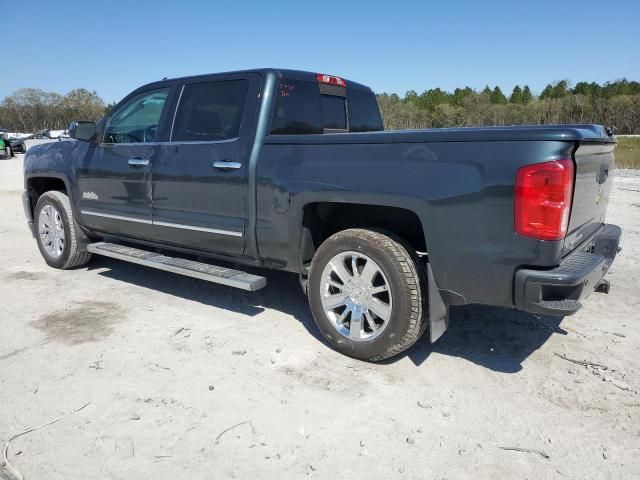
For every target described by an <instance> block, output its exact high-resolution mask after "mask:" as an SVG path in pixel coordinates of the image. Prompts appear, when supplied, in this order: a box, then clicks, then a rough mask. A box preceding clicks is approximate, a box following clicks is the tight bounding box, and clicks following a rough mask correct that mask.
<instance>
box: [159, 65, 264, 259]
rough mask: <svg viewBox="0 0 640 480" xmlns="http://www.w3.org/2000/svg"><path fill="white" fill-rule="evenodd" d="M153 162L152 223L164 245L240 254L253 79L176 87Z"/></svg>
mask: <svg viewBox="0 0 640 480" xmlns="http://www.w3.org/2000/svg"><path fill="white" fill-rule="evenodd" d="M179 88H180V94H179V100H178V104H177V107H176V110H175V114H174V118H173V122H172V128H171V131H170V132H169V134H168V135H169V138H168V140H169V141H168V142H165V143H164V144H163V147H162V153H161V155H160V156H159V158H158V159H157V161H155V162H154V163H153V167H152V187H153V225H154V231H155V236H156V239H157V240H159V241H162V242H165V243H170V244H174V245H178V246H183V247H188V248H194V249H199V250H206V251H213V252H219V253H223V254H230V255H241V254H242V253H243V250H244V235H245V224H246V189H247V168H248V165H247V163H248V159H249V154H250V151H251V145H252V141H253V125H254V122H255V116H256V111H257V106H258V93H259V88H260V77H259V76H258V75H251V74H248V75H223V76H216V77H208V78H206V79H197V80H190V81H186V82H184V83H183V84H182V85H181V86H180V87H179Z"/></svg>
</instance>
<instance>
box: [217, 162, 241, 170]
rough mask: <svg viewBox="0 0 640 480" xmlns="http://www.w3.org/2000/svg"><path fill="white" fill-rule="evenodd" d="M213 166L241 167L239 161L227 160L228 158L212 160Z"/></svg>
mask: <svg viewBox="0 0 640 480" xmlns="http://www.w3.org/2000/svg"><path fill="white" fill-rule="evenodd" d="M213 167H214V168H220V169H222V170H237V169H238V168H240V167H242V164H241V163H240V162H229V161H228V160H220V161H217V162H213Z"/></svg>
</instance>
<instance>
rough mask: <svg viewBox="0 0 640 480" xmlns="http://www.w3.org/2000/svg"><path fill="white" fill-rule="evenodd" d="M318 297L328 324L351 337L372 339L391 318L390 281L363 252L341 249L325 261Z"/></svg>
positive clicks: (353, 338) (343, 334)
mask: <svg viewBox="0 0 640 480" xmlns="http://www.w3.org/2000/svg"><path fill="white" fill-rule="evenodd" d="M320 299H321V301H322V308H323V309H324V311H325V313H326V315H327V318H328V319H329V320H330V322H331V325H333V327H334V328H335V329H336V330H337V331H338V332H339V333H340V334H341V335H342V336H344V337H346V338H348V339H350V340H354V341H367V340H373V339H374V338H376V337H377V336H378V335H380V334H381V333H382V331H383V330H384V329H385V328H386V326H387V325H388V324H389V320H390V319H391V312H392V308H393V306H392V301H391V289H390V287H389V282H388V281H387V278H386V277H385V275H384V273H383V272H382V269H381V268H380V266H378V264H377V263H376V262H374V261H373V260H372V259H371V258H369V257H367V256H366V255H363V254H362V253H358V252H353V251H349V252H342V253H339V254H338V255H336V256H335V257H333V258H332V259H331V260H330V261H329V263H327V265H326V267H325V268H324V270H323V272H322V278H321V281H320Z"/></svg>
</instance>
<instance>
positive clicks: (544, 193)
mask: <svg viewBox="0 0 640 480" xmlns="http://www.w3.org/2000/svg"><path fill="white" fill-rule="evenodd" d="M573 168H574V167H573V160H571V159H566V160H556V161H553V162H545V163H537V164H535V165H527V166H524V167H521V168H520V169H519V170H518V175H517V178H516V189H515V229H516V233H518V234H520V235H523V236H525V237H531V238H537V239H539V240H561V239H563V238H564V237H565V236H566V234H567V225H568V224H569V213H570V211H571V195H572V192H573Z"/></svg>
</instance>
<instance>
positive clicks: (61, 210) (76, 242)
mask: <svg viewBox="0 0 640 480" xmlns="http://www.w3.org/2000/svg"><path fill="white" fill-rule="evenodd" d="M34 222H36V225H35V227H36V240H37V242H38V248H39V249H40V253H41V254H42V256H43V257H44V260H45V261H46V262H47V265H49V266H50V267H54V268H61V269H67V268H73V267H79V266H80V265H84V264H85V263H87V262H88V261H89V260H90V259H91V253H89V252H88V251H87V250H86V244H87V243H88V242H89V240H88V238H87V236H86V235H85V234H84V233H83V232H82V230H80V228H79V227H78V225H77V224H76V223H75V220H74V219H73V213H72V210H71V203H70V202H69V197H68V196H67V195H65V194H64V193H62V192H57V191H50V192H46V193H43V194H42V195H40V198H39V199H38V203H37V204H36V209H35V212H34Z"/></svg>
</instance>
